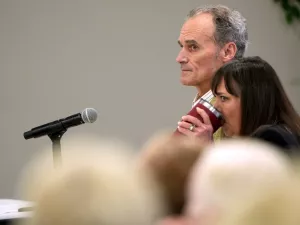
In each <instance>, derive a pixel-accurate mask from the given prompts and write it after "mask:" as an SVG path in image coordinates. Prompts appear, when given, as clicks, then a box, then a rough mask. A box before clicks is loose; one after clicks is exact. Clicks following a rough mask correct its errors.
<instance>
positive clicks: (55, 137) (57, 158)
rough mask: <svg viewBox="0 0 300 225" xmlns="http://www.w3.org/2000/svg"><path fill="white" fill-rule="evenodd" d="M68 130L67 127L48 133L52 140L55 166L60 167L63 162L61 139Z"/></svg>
mask: <svg viewBox="0 0 300 225" xmlns="http://www.w3.org/2000/svg"><path fill="white" fill-rule="evenodd" d="M66 131H67V130H66V129H65V130H62V131H59V132H56V133H53V134H49V135H48V137H49V138H50V140H51V141H52V152H53V163H54V167H55V168H58V167H59V166H61V164H62V159H61V144H60V140H61V138H62V136H63V134H64V133H65V132H66Z"/></svg>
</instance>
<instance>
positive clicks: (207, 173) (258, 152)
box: [185, 139, 298, 225]
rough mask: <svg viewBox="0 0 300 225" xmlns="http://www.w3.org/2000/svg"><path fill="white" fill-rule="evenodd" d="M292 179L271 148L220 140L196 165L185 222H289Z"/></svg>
mask: <svg viewBox="0 0 300 225" xmlns="http://www.w3.org/2000/svg"><path fill="white" fill-rule="evenodd" d="M294 175H295V174H294V170H293V169H292V165H291V162H290V161H289V160H288V159H287V158H285V156H284V155H282V154H281V153H280V151H279V150H277V149H274V147H273V146H270V145H268V144H266V143H261V142H258V141H253V140H242V139H236V140H227V141H223V142H220V143H219V144H216V145H215V146H211V147H209V148H207V149H206V150H205V152H204V153H203V156H202V157H201V158H200V159H199V161H198V162H197V163H196V164H195V167H194V169H193V172H192V175H191V180H190V181H191V182H190V184H189V189H188V190H189V191H188V205H187V208H186V211H185V214H186V218H188V221H189V224H192V225H194V224H202V225H268V224H270V225H287V224H294V222H295V218H296V217H295V216H296V213H295V210H297V211H298V209H296V207H295V202H294V201H293V200H294V193H293V185H294V179H293V178H294Z"/></svg>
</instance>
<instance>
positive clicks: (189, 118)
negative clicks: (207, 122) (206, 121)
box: [182, 115, 203, 127]
mask: <svg viewBox="0 0 300 225" xmlns="http://www.w3.org/2000/svg"><path fill="white" fill-rule="evenodd" d="M182 120H183V121H185V122H188V123H191V124H194V125H196V127H200V126H201V125H203V123H202V121H201V120H199V119H198V118H196V117H194V116H191V115H186V116H183V117H182Z"/></svg>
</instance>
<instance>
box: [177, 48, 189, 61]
mask: <svg viewBox="0 0 300 225" xmlns="http://www.w3.org/2000/svg"><path fill="white" fill-rule="evenodd" d="M176 62H178V63H180V64H182V63H187V62H188V57H187V56H186V54H185V52H184V49H183V48H182V49H181V50H180V52H179V53H178V55H177V57H176Z"/></svg>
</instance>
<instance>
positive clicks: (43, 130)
mask: <svg viewBox="0 0 300 225" xmlns="http://www.w3.org/2000/svg"><path fill="white" fill-rule="evenodd" d="M97 116H98V113H97V111H96V110H95V109H93V108H86V109H84V110H83V111H82V112H81V113H77V114H74V115H71V116H68V117H66V118H63V119H59V120H55V121H53V122H50V123H46V124H44V125H41V126H38V127H35V128H32V129H31V130H30V131H27V132H25V133H24V138H25V139H26V140H27V139H30V138H39V137H41V136H44V135H51V134H55V133H59V132H65V131H66V130H67V129H68V128H69V127H75V126H78V125H80V124H83V123H93V122H95V121H96V120H97Z"/></svg>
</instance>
